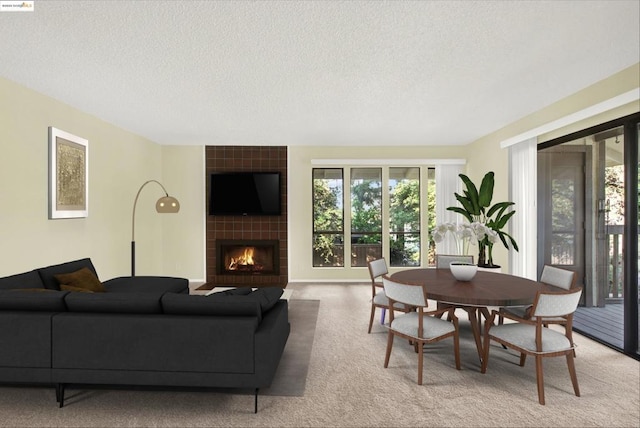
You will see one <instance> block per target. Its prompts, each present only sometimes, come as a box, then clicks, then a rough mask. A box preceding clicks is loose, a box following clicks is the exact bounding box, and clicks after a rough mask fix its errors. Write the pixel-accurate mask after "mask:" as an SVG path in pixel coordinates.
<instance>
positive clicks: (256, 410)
mask: <svg viewBox="0 0 640 428" xmlns="http://www.w3.org/2000/svg"><path fill="white" fill-rule="evenodd" d="M259 389H260V388H256V395H255V401H254V405H253V406H254V407H253V413H258V390H259Z"/></svg>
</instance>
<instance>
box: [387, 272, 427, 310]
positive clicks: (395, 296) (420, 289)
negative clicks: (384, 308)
mask: <svg viewBox="0 0 640 428" xmlns="http://www.w3.org/2000/svg"><path fill="white" fill-rule="evenodd" d="M382 284H383V286H384V293H385V294H386V295H387V297H388V298H389V299H391V300H395V301H396V302H400V303H404V304H406V305H411V306H422V307H427V291H426V289H425V288H424V286H423V285H422V284H412V283H405V282H398V281H394V280H392V279H391V278H389V277H388V276H386V275H384V276H383V277H382Z"/></svg>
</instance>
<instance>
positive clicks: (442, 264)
mask: <svg viewBox="0 0 640 428" xmlns="http://www.w3.org/2000/svg"><path fill="white" fill-rule="evenodd" d="M451 262H464V263H473V256H468V255H455V254H436V268H438V269H449V265H450V264H451Z"/></svg>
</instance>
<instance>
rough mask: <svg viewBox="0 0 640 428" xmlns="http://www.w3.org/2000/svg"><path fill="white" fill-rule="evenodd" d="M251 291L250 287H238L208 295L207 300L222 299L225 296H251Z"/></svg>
mask: <svg viewBox="0 0 640 428" xmlns="http://www.w3.org/2000/svg"><path fill="white" fill-rule="evenodd" d="M252 291H253V290H252V289H251V287H238V288H232V289H230V290H224V291H218V292H215V293H211V294H208V296H209V299H224V298H225V297H226V296H245V295H247V294H251V292H252Z"/></svg>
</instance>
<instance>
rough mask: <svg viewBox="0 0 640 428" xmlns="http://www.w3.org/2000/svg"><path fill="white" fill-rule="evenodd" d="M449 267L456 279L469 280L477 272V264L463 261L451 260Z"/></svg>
mask: <svg viewBox="0 0 640 428" xmlns="http://www.w3.org/2000/svg"><path fill="white" fill-rule="evenodd" d="M449 269H451V274H453V276H455V277H456V279H457V280H458V281H471V279H472V278H473V277H474V276H475V275H476V272H478V266H476V265H474V264H472V263H465V262H451V264H449Z"/></svg>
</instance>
